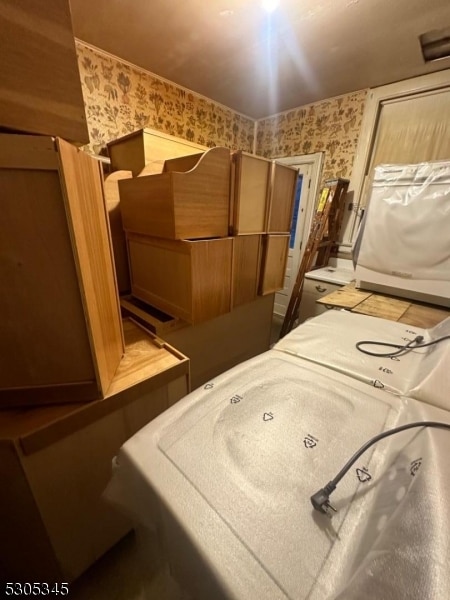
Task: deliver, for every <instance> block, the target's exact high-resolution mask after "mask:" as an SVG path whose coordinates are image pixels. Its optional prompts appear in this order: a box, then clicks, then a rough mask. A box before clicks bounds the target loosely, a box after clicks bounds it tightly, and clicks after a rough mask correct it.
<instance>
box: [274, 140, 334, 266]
mask: <svg viewBox="0 0 450 600" xmlns="http://www.w3.org/2000/svg"><path fill="white" fill-rule="evenodd" d="M324 157H325V153H324V152H315V153H314V154H303V155H299V156H286V157H283V158H274V159H273V160H275V161H276V162H279V163H281V164H283V165H287V166H290V167H295V166H297V165H298V166H300V165H311V167H312V169H311V186H310V191H309V193H310V197H311V198H314V202H308V204H307V206H306V210H305V213H304V215H302V216H303V224H302V225H301V228H300V231H299V233H300V235H301V239H302V247H301V250H300V259H299V260H300V261H301V260H302V257H303V253H304V251H305V246H306V244H305V243H304V241H305V233H306V234H307V235H308V232H309V231H310V229H311V223H312V219H313V215H314V209H315V204H316V202H317V199H318V197H319V189H320V182H321V178H322V168H323V163H324ZM299 225H300V224H299Z"/></svg>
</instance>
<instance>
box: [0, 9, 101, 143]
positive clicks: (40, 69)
mask: <svg viewBox="0 0 450 600" xmlns="http://www.w3.org/2000/svg"><path fill="white" fill-rule="evenodd" d="M0 31H1V32H2V34H1V36H0V56H1V57H2V58H1V61H0V126H2V127H5V128H8V129H12V130H17V131H24V132H29V133H40V134H46V135H55V136H61V137H63V138H66V139H69V140H72V141H74V142H79V143H82V144H87V143H88V142H89V134H88V129H87V124H86V116H85V112H84V102H83V96H82V93H81V82H80V74H79V71H78V63H77V57H76V51H75V42H74V37H73V33H72V23H71V16H70V7H69V2H68V0H47V1H46V2H42V1H41V0H20V2H10V0H0Z"/></svg>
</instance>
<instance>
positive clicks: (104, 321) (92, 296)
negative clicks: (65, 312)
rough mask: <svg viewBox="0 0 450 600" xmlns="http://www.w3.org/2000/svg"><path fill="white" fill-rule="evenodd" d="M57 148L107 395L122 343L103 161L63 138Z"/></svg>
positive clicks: (102, 387) (96, 361) (92, 339)
mask: <svg viewBox="0 0 450 600" xmlns="http://www.w3.org/2000/svg"><path fill="white" fill-rule="evenodd" d="M58 150H59V157H60V161H61V172H62V175H63V184H64V190H65V194H64V196H65V205H66V211H67V216H68V218H69V221H70V227H71V230H72V231H73V236H74V238H75V240H76V242H75V244H74V253H75V259H76V264H77V270H78V277H79V285H80V288H81V292H82V297H83V303H84V308H85V311H86V316H87V319H88V322H89V328H88V332H89V336H90V342H91V347H92V354H93V358H94V366H95V368H96V371H97V378H98V383H99V385H100V390H101V393H102V395H104V394H105V393H106V391H107V389H108V387H109V385H110V383H111V380H112V378H113V377H114V374H115V372H116V369H117V367H118V366H119V362H120V360H121V358H122V355H123V352H124V341H123V333H122V322H121V317H120V307H119V294H118V290H117V282H116V279H115V276H114V267H113V257H112V248H111V244H110V237H109V230H108V224H107V223H108V221H107V219H108V217H107V214H106V208H105V204H104V199H103V189H102V175H101V170H100V165H99V163H97V162H96V161H94V160H92V159H91V158H90V157H89V156H87V155H86V154H84V153H83V152H82V151H81V150H77V149H76V148H75V147H74V146H72V145H70V144H68V143H67V142H65V141H64V140H60V139H59V140H58Z"/></svg>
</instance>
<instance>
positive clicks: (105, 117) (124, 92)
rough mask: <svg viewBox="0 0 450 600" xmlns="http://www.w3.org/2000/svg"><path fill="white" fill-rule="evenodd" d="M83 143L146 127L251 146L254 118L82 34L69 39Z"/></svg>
mask: <svg viewBox="0 0 450 600" xmlns="http://www.w3.org/2000/svg"><path fill="white" fill-rule="evenodd" d="M75 46H76V51H77V56H78V64H79V70H80V79H81V87H82V91H83V97H84V102H85V106H86V118H87V122H88V128H89V133H90V144H89V149H90V150H91V151H93V152H96V153H100V152H104V149H105V147H106V144H107V142H109V141H111V140H113V139H117V138H119V137H122V136H124V135H126V134H128V133H132V132H133V131H136V130H137V129H142V128H143V127H151V128H152V129H157V130H159V131H163V132H164V133H168V134H170V135H175V136H177V137H182V138H185V139H188V140H190V141H194V142H197V143H199V144H202V145H205V146H208V147H213V146H226V147H228V148H230V149H232V150H237V149H243V150H245V151H247V152H252V151H253V140H254V135H255V121H254V119H251V118H250V117H247V116H245V115H242V114H240V113H237V112H235V111H233V110H232V109H230V108H227V107H226V106H223V105H221V104H219V103H217V102H215V101H213V100H210V99H208V98H206V97H204V96H201V95H200V94H198V93H196V92H193V91H191V90H188V89H187V88H184V87H181V86H179V85H177V84H174V83H172V82H170V81H168V80H166V79H164V78H162V77H159V76H158V75H155V74H153V73H150V72H149V71H146V70H145V69H142V68H140V67H137V66H136V65H133V64H131V63H129V62H127V61H125V60H122V59H120V58H119V57H116V56H113V55H112V54H109V53H108V52H105V51H104V50H101V49H99V48H96V47H94V46H91V45H90V44H87V43H85V42H83V41H82V40H78V39H76V40H75Z"/></svg>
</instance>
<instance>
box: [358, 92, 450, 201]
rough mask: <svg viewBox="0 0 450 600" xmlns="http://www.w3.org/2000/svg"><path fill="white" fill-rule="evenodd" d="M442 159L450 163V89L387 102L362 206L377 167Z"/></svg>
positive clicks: (365, 185) (376, 138) (379, 127)
mask: <svg viewBox="0 0 450 600" xmlns="http://www.w3.org/2000/svg"><path fill="white" fill-rule="evenodd" d="M442 159H444V160H445V159H449V160H450V89H448V88H447V89H444V90H437V91H433V92H427V93H425V94H421V95H416V96H409V97H403V98H398V99H395V100H388V101H386V102H383V103H382V104H381V110H380V115H379V120H378V126H377V132H376V137H375V143H374V146H373V151H372V159H371V161H370V164H369V168H368V170H367V173H366V176H365V179H364V185H363V192H362V196H361V199H362V201H361V206H362V207H364V206H366V204H367V196H368V193H369V190H370V182H371V180H372V175H373V169H374V167H376V166H377V165H380V164H413V163H418V162H424V161H430V160H442Z"/></svg>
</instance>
